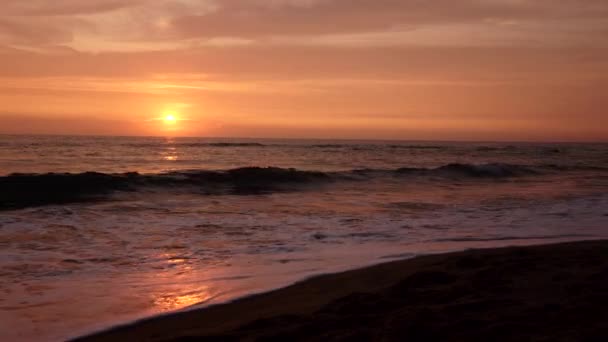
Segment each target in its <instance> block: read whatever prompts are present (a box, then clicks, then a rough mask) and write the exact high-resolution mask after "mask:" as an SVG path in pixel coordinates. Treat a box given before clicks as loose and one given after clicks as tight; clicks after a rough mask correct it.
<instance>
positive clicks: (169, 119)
mask: <svg viewBox="0 0 608 342" xmlns="http://www.w3.org/2000/svg"><path fill="white" fill-rule="evenodd" d="M163 121H164V122H165V123H166V124H174V123H176V122H177V117H176V116H175V114H171V113H166V114H165V115H164V116H163Z"/></svg>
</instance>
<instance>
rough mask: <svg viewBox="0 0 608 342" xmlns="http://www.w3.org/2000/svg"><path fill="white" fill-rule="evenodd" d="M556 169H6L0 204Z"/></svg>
mask: <svg viewBox="0 0 608 342" xmlns="http://www.w3.org/2000/svg"><path fill="white" fill-rule="evenodd" d="M556 170H559V168H556V167H555V166H554V165H546V166H544V167H542V166H541V167H535V168H533V167H529V166H524V165H514V164H500V163H493V164H481V165H474V164H447V165H443V166H440V167H437V168H399V169H396V170H376V169H359V170H350V171H336V172H321V171H304V170H296V169H288V168H278V167H264V168H263V167H243V168H236V169H231V170H224V171H211V170H186V171H174V172H167V173H160V174H140V173H137V172H128V173H116V174H107V173H100V172H85V173H77V174H75V173H47V174H11V175H9V176H4V177H0V189H2V192H0V210H2V209H5V210H6V209H16V208H25V207H30V206H39V205H46V204H62V203H71V202H81V201H95V200H102V199H106V198H107V197H108V196H109V195H111V194H112V193H114V192H120V191H122V192H134V191H139V190H142V189H147V188H158V187H161V188H166V189H186V190H188V191H191V192H194V193H197V194H202V195H205V194H236V195H251V194H261V193H271V192H277V191H294V190H304V189H308V188H309V187H310V186H311V185H322V184H328V183H333V182H339V181H365V180H370V179H374V178H381V177H391V178H392V179H409V178H411V177H424V176H429V177H430V178H429V180H430V181H437V178H446V179H450V180H453V179H462V180H466V179H471V180H475V179H480V180H482V179H501V178H510V177H520V176H532V175H538V174H542V173H544V172H555V171H556ZM567 170H570V169H567Z"/></svg>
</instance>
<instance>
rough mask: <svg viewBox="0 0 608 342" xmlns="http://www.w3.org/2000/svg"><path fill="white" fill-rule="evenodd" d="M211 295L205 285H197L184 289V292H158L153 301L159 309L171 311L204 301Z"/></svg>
mask: <svg viewBox="0 0 608 342" xmlns="http://www.w3.org/2000/svg"><path fill="white" fill-rule="evenodd" d="M212 297H213V296H212V295H211V293H210V292H209V288H208V287H207V286H198V287H194V288H190V289H189V290H184V292H179V293H177V292H168V293H163V294H159V295H158V296H156V297H155V298H154V300H153V301H154V305H155V306H156V307H158V308H159V309H160V310H161V311H172V310H179V309H183V308H186V307H189V306H192V305H195V304H200V303H203V302H206V301H208V300H209V299H211V298H212Z"/></svg>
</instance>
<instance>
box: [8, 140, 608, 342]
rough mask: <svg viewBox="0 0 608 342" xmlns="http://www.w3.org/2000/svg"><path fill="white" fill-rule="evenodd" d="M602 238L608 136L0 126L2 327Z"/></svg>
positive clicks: (168, 306)
mask: <svg viewBox="0 0 608 342" xmlns="http://www.w3.org/2000/svg"><path fill="white" fill-rule="evenodd" d="M607 237H608V144H582V143H581V144H578V143H503V142H501V143H492V142H474V143H473V142H471V143H469V142H431V141H428V142H404V141H344V140H335V141H334V140H288V139H285V140H280V139H207V138H139V137H137V138H134V137H71V136H0V251H1V253H0V340H2V341H12V340H20V341H21V340H23V341H53V340H62V339H65V338H69V337H75V336H77V335H79V334H82V333H87V332H91V331H95V330H98V329H102V328H106V327H109V326H113V325H116V324H121V323H126V322H129V321H132V320H136V319H140V318H144V317H148V316H152V315H159V314H165V313H170V312H173V311H176V310H188V309H192V308H197V307H201V306H204V305H210V304H215V303H221V302H226V301H229V300H232V299H235V298H238V297H242V296H245V295H249V294H253V293H258V292H261V291H266V290H270V289H274V288H278V287H282V286H285V285H288V284H291V283H293V282H295V281H298V280H301V279H304V278H307V277H310V276H313V275H317V274H323V273H329V272H337V271H341V270H346V269H351V268H355V267H361V266H366V265H370V264H375V263H380V262H385V261H390V260H395V259H401V258H409V257H414V256H416V255H422V254H431V253H444V252H448V251H456V250H464V249H469V248H481V247H497V246H508V245H527V244H539V243H550V242H558V241H570V240H590V239H601V238H607Z"/></svg>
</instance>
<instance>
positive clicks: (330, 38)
mask: <svg viewBox="0 0 608 342" xmlns="http://www.w3.org/2000/svg"><path fill="white" fill-rule="evenodd" d="M607 36H608V2H607V1H605V0H563V1H553V0H484V1H480V0H461V1H454V0H428V1H419V0H373V1H372V0H86V1H83V0H54V1H48V0H28V1H23V0H2V1H1V2H0V104H1V108H0V133H50V134H104V135H105V134H116V135H184V136H237V137H316V138H319V137H320V138H366V139H368V138H377V139H426V140H586V141H589V140H608V114H607V113H606V108H608V39H606V37H607ZM166 115H174V116H175V117H176V118H177V122H167V121H165V120H162V118H163V117H164V116H166Z"/></svg>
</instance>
